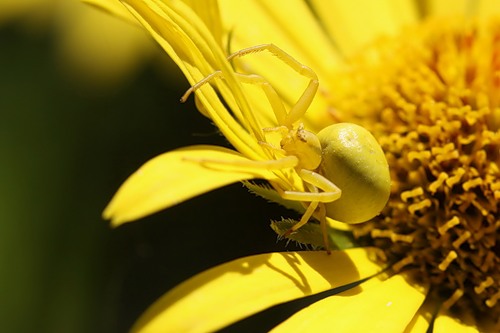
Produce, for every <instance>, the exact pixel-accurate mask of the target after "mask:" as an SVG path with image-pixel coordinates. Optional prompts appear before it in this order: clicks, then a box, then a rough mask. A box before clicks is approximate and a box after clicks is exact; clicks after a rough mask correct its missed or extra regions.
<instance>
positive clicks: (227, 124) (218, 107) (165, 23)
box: [122, 0, 265, 159]
mask: <svg viewBox="0 0 500 333" xmlns="http://www.w3.org/2000/svg"><path fill="white" fill-rule="evenodd" d="M122 2H123V3H124V4H125V6H126V7H127V8H128V9H129V10H130V12H131V13H132V14H133V15H134V16H135V17H136V18H137V20H138V21H139V22H140V23H141V24H142V25H144V27H145V28H146V30H148V32H149V33H150V34H151V35H152V36H153V38H154V39H155V40H156V41H157V42H158V43H159V44H160V46H161V47H162V48H163V49H164V50H165V51H166V52H167V53H168V55H169V56H170V57H171V58H172V60H173V61H174V62H175V63H176V64H177V65H178V66H179V68H180V69H181V70H182V71H183V73H184V75H185V76H186V78H187V79H188V81H189V82H190V83H191V84H195V83H197V82H199V81H200V80H202V79H203V78H205V77H206V76H207V75H209V74H211V73H213V72H214V71H215V70H220V71H221V72H222V73H223V76H224V80H217V81H215V82H216V84H217V87H218V88H219V90H220V92H221V94H222V96H224V99H225V100H226V101H227V103H228V104H229V105H231V106H232V111H233V113H234V116H235V117H236V118H238V119H239V120H240V121H237V119H235V117H233V116H232V115H231V114H230V113H229V112H228V111H227V109H226V107H225V106H224V104H223V103H222V101H221V100H220V98H219V96H218V95H217V94H216V93H215V91H214V89H212V88H210V85H205V86H203V87H201V88H200V89H199V90H198V91H197V92H196V94H197V96H198V98H199V100H200V102H201V103H202V104H203V106H204V111H205V112H206V114H208V115H209V117H210V119H211V120H212V121H213V122H214V123H215V124H216V125H217V127H218V128H219V129H220V131H221V132H222V133H223V134H224V136H225V137H226V138H227V139H228V140H229V141H230V142H231V144H232V145H233V146H234V147H235V148H236V149H237V150H238V151H240V152H242V153H243V154H245V155H246V156H248V157H250V158H252V159H262V157H263V156H265V154H263V150H262V147H260V146H259V144H258V143H257V141H256V140H255V137H257V138H258V140H262V135H263V134H262V131H261V130H262V128H260V127H258V126H257V124H256V123H255V117H254V115H253V113H252V111H251V110H250V108H249V106H248V101H247V100H246V98H245V96H244V95H243V92H242V91H241V89H240V84H239V83H238V81H237V79H236V78H235V76H234V71H233V69H232V68H231V66H230V64H229V62H228V61H227V60H226V54H225V51H224V50H222V49H221V47H220V45H219V44H218V42H217V41H216V40H215V39H214V36H213V35H212V34H211V32H210V31H209V30H208V28H207V26H206V25H205V23H204V22H203V21H202V19H201V18H200V17H199V16H198V15H197V14H196V13H195V12H194V11H193V10H192V9H191V8H190V7H189V6H187V5H186V4H185V3H184V2H182V1H180V0H170V1H161V0H122ZM249 132H252V133H253V136H252V134H250V133H249Z"/></svg>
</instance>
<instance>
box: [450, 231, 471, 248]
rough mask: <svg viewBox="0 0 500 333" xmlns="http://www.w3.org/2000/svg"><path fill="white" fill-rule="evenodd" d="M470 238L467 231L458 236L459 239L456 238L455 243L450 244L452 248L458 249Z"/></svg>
mask: <svg viewBox="0 0 500 333" xmlns="http://www.w3.org/2000/svg"><path fill="white" fill-rule="evenodd" d="M470 236H471V233H470V232H469V231H466V232H464V233H463V234H461V235H460V237H458V238H457V240H456V241H454V242H453V243H452V245H453V247H454V248H456V249H458V248H459V247H460V245H462V244H463V243H464V242H465V241H466V240H468V239H469V238H470Z"/></svg>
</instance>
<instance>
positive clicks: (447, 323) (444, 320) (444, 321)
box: [433, 311, 479, 333]
mask: <svg viewBox="0 0 500 333" xmlns="http://www.w3.org/2000/svg"><path fill="white" fill-rule="evenodd" d="M460 319H465V320H466V321H467V323H465V322H461V321H458V320H457V319H456V318H454V317H451V316H448V315H447V313H446V312H445V311H440V313H439V314H438V315H437V317H436V319H435V320H434V330H433V332H435V333H446V332H453V333H478V332H479V330H478V329H477V327H476V326H475V325H474V323H473V320H474V319H473V318H472V317H471V316H470V314H469V315H467V314H464V315H463V316H461V318H460Z"/></svg>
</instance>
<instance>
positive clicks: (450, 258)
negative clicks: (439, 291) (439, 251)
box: [438, 251, 458, 272]
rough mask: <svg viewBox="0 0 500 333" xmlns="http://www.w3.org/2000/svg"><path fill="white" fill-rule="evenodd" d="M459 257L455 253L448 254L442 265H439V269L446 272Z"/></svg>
mask: <svg viewBox="0 0 500 333" xmlns="http://www.w3.org/2000/svg"><path fill="white" fill-rule="evenodd" d="M457 257H458V255H457V253H456V252H455V251H450V252H448V255H447V256H446V258H444V260H443V261H441V263H440V264H439V265H438V268H439V269H440V270H442V271H443V272H444V271H446V269H447V268H448V266H450V264H451V263H452V262H453V260H455V259H457Z"/></svg>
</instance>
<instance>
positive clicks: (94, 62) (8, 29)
mask: <svg viewBox="0 0 500 333" xmlns="http://www.w3.org/2000/svg"><path fill="white" fill-rule="evenodd" d="M187 88H188V84H187V81H186V80H185V79H184V78H183V76H182V75H181V74H180V72H179V71H178V69H177V68H176V67H175V66H174V65H172V63H171V62H170V60H169V59H168V57H167V56H166V55H165V54H164V53H163V52H162V51H161V50H160V49H159V48H158V47H157V46H156V44H155V43H154V42H153V41H152V40H150V39H149V37H148V36H146V35H145V34H144V33H143V32H142V31H140V30H139V29H137V28H135V27H132V26H129V25H127V24H126V23H122V22H121V21H119V20H117V19H115V18H112V17H109V16H107V15H106V14H103V13H101V12H99V11H97V10H96V9H94V8H91V7H87V6H85V5H83V4H81V3H79V2H78V1H76V0H1V1H0V332H125V331H127V330H128V329H129V328H130V325H132V323H133V322H134V320H135V319H136V318H137V317H138V316H139V315H140V314H141V312H142V311H143V310H144V309H145V308H146V307H147V306H148V305H149V304H151V303H152V302H153V301H154V300H155V299H156V298H158V297H159V296H161V295H162V294H163V293H164V292H166V291H167V290H169V289H170V288H172V287H173V286H175V285H176V284H178V283H179V282H181V281H183V280H184V279H186V278H188V277H190V276H192V275H194V274H196V273H198V272H200V271H202V270H204V269H206V268H209V267H211V266H214V265H216V264H219V263H222V262H225V261H228V260H231V259H234V258H237V257H241V256H244V255H250V254H255V253H262V252H268V251H276V250H281V251H282V250H284V249H285V244H284V243H283V242H279V243H278V242H277V241H276V236H275V234H274V233H273V232H272V231H271V229H270V228H269V220H270V219H271V218H274V219H279V218H280V217H281V216H291V215H290V214H291V213H290V212H287V211H285V210H284V209H281V208H280V207H278V206H276V205H271V204H267V203H266V202H265V200H262V199H260V198H256V197H254V196H253V195H251V194H249V193H248V192H247V191H246V190H245V189H244V188H242V186H241V185H240V184H235V185H232V186H229V187H226V188H224V189H221V190H217V191H214V192H211V193H209V194H207V195H204V196H201V197H199V198H195V199H193V200H190V201H189V202H186V203H183V204H180V205H178V206H176V207H173V208H171V209H169V210H167V211H164V212H161V213H158V214H156V215H154V216H151V217H148V218H145V219H142V220H140V221H138V222H134V223H130V224H127V225H124V226H121V227H119V228H117V229H111V228H110V227H109V226H108V223H107V222H106V221H103V220H102V218H101V212H102V210H103V208H104V207H105V206H106V204H107V202H108V201H109V200H110V199H111V197H112V195H113V194H114V192H115V191H116V190H117V189H118V187H119V186H120V184H121V183H122V182H123V181H124V180H125V179H126V178H127V177H128V176H129V175H130V174H131V173H132V172H134V171H135V170H136V169H137V168H138V167H139V166H140V165H142V164H143V163H144V162H146V161H147V160H149V159H150V158H152V157H154V156H156V155H158V154H160V153H163V152H166V151H168V150H171V149H174V148H177V147H182V146H185V145H190V144H199V143H203V144H221V145H226V143H225V141H224V139H223V138H221V137H220V136H219V135H218V133H217V131H216V130H215V128H214V127H213V126H212V125H211V124H210V122H209V121H208V120H207V119H206V118H204V117H203V116H201V115H200V114H199V113H198V112H197V111H196V110H195V109H194V102H193V100H192V99H191V100H190V101H189V102H188V103H186V104H180V103H179V97H180V96H181V95H182V94H183V93H184V91H185V90H186V89H187ZM172 190H175V189H172ZM288 249H290V248H288ZM221 310H223V309H221ZM294 310H295V307H294V306H292V307H291V308H290V309H288V310H279V311H274V312H273V311H271V312H268V313H267V314H264V315H262V316H261V317H260V319H257V321H258V322H261V324H256V323H251V324H245V322H246V321H245V322H243V323H240V324H238V325H235V326H233V327H231V328H229V329H227V330H226V331H238V332H242V331H259V330H266V329H269V328H271V327H273V325H274V324H275V323H277V322H279V321H281V320H282V319H284V318H285V317H287V316H288V315H289V314H290V313H292V312H293V311H294ZM245 325H246V326H245ZM259 325H260V326H259Z"/></svg>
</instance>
